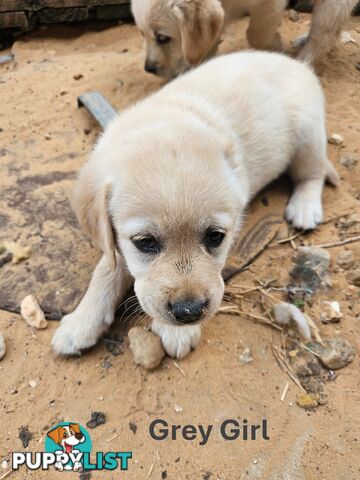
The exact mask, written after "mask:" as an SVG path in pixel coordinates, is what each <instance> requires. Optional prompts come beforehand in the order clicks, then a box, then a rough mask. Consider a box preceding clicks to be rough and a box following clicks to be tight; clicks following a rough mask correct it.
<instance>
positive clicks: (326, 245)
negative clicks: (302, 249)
mask: <svg viewBox="0 0 360 480" xmlns="http://www.w3.org/2000/svg"><path fill="white" fill-rule="evenodd" d="M359 241H360V235H358V236H357V237H351V238H347V239H346V240H339V241H338V242H333V243H323V244H322V245H314V247H317V248H333V247H340V246H341V245H346V244H347V243H354V242H359Z"/></svg>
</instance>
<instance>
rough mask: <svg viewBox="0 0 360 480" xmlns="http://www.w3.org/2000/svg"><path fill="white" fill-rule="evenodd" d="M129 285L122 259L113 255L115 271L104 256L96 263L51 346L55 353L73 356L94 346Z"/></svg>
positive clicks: (106, 327)
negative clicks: (73, 308)
mask: <svg viewBox="0 0 360 480" xmlns="http://www.w3.org/2000/svg"><path fill="white" fill-rule="evenodd" d="M130 283H131V277H130V275H129V273H128V272H127V270H126V267H125V264H124V261H123V259H122V257H120V256H119V255H117V263H116V268H115V271H113V270H112V269H111V267H110V265H109V263H108V260H107V259H106V257H105V256H103V257H102V258H101V260H100V261H99V263H98V264H97V266H96V268H95V270H94V273H93V276H92V278H91V281H90V285H89V287H88V289H87V291H86V293H85V295H84V297H83V299H82V300H81V302H80V303H79V305H78V306H77V308H76V309H75V310H74V311H73V312H72V313H70V314H69V315H66V316H65V317H64V318H63V319H62V320H61V323H60V326H59V327H58V329H57V330H56V332H55V335H54V337H53V339H52V342H51V345H52V348H53V350H54V352H55V353H57V354H61V355H77V354H80V353H81V350H84V349H87V348H90V347H92V346H93V345H95V343H96V342H97V340H98V339H99V338H100V336H101V335H102V334H103V333H104V332H105V331H106V330H107V329H108V328H109V326H110V325H111V323H112V322H113V320H114V312H115V309H116V307H117V305H118V304H119V302H120V301H121V300H122V298H123V297H124V295H125V293H126V291H127V289H128V288H129V286H130Z"/></svg>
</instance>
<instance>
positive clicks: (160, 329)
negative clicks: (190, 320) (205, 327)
mask: <svg viewBox="0 0 360 480" xmlns="http://www.w3.org/2000/svg"><path fill="white" fill-rule="evenodd" d="M151 330H152V331H153V332H154V333H156V334H157V335H159V337H160V338H161V341H162V344H163V347H164V349H165V351H166V353H167V354H168V355H169V356H170V357H174V358H178V359H181V358H184V357H186V355H188V354H189V352H190V350H191V349H192V348H195V347H196V346H197V345H198V343H199V341H200V337H201V327H200V325H198V324H197V325H186V326H185V325H184V326H181V327H177V326H175V325H168V324H167V323H162V322H159V321H158V320H153V321H152V324H151Z"/></svg>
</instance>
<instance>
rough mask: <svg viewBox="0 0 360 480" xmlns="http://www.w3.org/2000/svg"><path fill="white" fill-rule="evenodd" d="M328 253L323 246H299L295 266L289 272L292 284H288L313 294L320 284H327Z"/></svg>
mask: <svg viewBox="0 0 360 480" xmlns="http://www.w3.org/2000/svg"><path fill="white" fill-rule="evenodd" d="M329 265H330V254H329V252H328V251H327V250H325V249H324V248H318V247H299V248H298V254H297V256H296V258H295V266H294V268H293V269H292V271H291V272H290V276H291V279H292V284H291V285H290V286H289V288H290V289H291V287H294V286H295V287H297V288H300V289H302V290H303V291H304V292H307V293H308V294H313V293H314V292H315V291H316V290H317V289H318V288H319V287H320V286H321V285H324V284H327V282H328V279H327V271H328V268H329Z"/></svg>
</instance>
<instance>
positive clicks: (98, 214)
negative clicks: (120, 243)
mask: <svg viewBox="0 0 360 480" xmlns="http://www.w3.org/2000/svg"><path fill="white" fill-rule="evenodd" d="M111 188H112V184H111V182H110V181H104V182H103V183H102V184H100V185H98V184H96V181H95V178H94V176H93V175H92V174H91V172H90V169H89V168H88V166H85V167H84V168H83V170H82V171H81V173H80V176H79V178H78V180H77V184H76V186H75V190H74V193H73V197H72V201H71V204H72V207H73V209H74V211H75V213H76V216H77V218H78V220H79V223H80V226H81V228H82V230H83V231H84V233H86V234H87V235H89V236H90V237H91V238H92V239H93V240H94V241H95V242H96V244H97V245H98V246H99V247H100V249H101V250H102V251H103V253H104V254H105V255H106V258H107V259H108V261H109V263H110V265H111V267H112V269H113V270H115V267H116V254H115V238H114V231H113V226H112V223H111V218H110V212H109V197H110V194H111Z"/></svg>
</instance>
